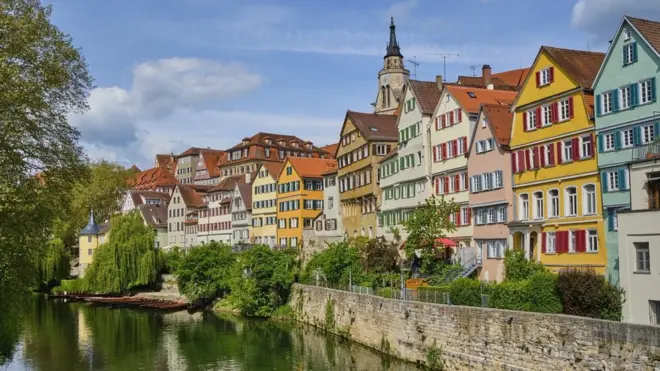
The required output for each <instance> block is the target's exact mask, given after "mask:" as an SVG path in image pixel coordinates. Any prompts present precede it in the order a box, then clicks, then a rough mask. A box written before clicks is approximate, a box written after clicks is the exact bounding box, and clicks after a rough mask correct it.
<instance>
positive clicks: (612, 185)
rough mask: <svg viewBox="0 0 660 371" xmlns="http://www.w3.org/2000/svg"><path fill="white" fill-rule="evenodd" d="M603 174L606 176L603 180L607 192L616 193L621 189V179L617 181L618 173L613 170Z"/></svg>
mask: <svg viewBox="0 0 660 371" xmlns="http://www.w3.org/2000/svg"><path fill="white" fill-rule="evenodd" d="M605 174H607V179H606V180H605V181H606V182H607V190H608V191H618V190H619V188H620V187H621V179H619V172H618V171H616V170H614V171H608V172H606V173H605Z"/></svg>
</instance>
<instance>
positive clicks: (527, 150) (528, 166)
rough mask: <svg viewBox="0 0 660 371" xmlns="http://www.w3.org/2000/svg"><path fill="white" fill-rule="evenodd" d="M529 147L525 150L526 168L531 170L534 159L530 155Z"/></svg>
mask: <svg viewBox="0 0 660 371" xmlns="http://www.w3.org/2000/svg"><path fill="white" fill-rule="evenodd" d="M529 151H530V150H529V149H526V150H525V169H527V170H529V169H531V168H532V161H531V158H530V155H529Z"/></svg>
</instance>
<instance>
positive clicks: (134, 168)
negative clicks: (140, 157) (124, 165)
mask: <svg viewBox="0 0 660 371" xmlns="http://www.w3.org/2000/svg"><path fill="white" fill-rule="evenodd" d="M128 171H130V172H133V173H139V172H141V171H142V170H140V168H139V167H137V165H133V166H131V167H130V168H129V169H128Z"/></svg>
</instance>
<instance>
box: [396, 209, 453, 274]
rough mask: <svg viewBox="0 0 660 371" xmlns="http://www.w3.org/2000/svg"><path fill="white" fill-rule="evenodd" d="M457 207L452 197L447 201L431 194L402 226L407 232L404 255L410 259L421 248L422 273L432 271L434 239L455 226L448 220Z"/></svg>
mask: <svg viewBox="0 0 660 371" xmlns="http://www.w3.org/2000/svg"><path fill="white" fill-rule="evenodd" d="M458 210H459V207H458V205H457V204H456V203H454V201H453V199H450V200H449V201H447V200H445V198H444V197H441V198H436V197H435V196H431V197H430V198H428V199H427V200H426V202H425V203H424V204H423V205H421V206H419V207H417V208H416V209H415V210H414V211H413V213H412V214H411V215H410V217H409V218H408V220H406V221H404V222H403V226H404V228H405V229H406V231H407V232H408V239H407V240H406V257H407V258H408V259H409V260H410V259H412V256H413V253H414V251H415V250H416V249H420V250H421V255H422V256H421V263H422V264H421V267H420V271H421V272H422V273H428V272H431V271H433V267H434V265H435V264H436V247H435V240H436V239H437V238H442V237H445V235H446V234H447V233H451V232H454V231H455V230H456V226H455V225H454V223H452V222H451V221H450V220H449V216H450V215H452V214H455V213H456V212H457V211H458Z"/></svg>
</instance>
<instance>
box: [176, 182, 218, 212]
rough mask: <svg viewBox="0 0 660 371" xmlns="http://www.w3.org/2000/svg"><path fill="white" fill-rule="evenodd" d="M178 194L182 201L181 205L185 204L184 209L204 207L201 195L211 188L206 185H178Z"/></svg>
mask: <svg viewBox="0 0 660 371" xmlns="http://www.w3.org/2000/svg"><path fill="white" fill-rule="evenodd" d="M177 187H178V188H179V193H180V194H181V198H182V199H183V203H184V204H186V207H191V208H195V207H200V206H203V205H204V200H202V195H201V194H202V193H206V192H208V191H209V190H210V189H211V186H208V185H196V184H179V185H177Z"/></svg>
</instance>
